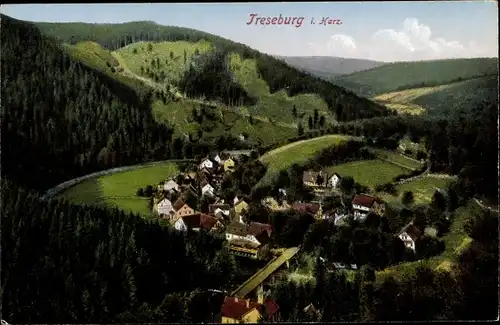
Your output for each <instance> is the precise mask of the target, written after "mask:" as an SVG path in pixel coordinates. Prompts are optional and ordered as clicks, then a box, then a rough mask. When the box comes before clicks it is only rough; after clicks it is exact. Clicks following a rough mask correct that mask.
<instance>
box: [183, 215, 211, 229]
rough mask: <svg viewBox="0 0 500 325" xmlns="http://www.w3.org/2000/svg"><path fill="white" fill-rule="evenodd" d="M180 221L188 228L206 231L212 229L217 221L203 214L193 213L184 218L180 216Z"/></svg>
mask: <svg viewBox="0 0 500 325" xmlns="http://www.w3.org/2000/svg"><path fill="white" fill-rule="evenodd" d="M182 221H184V224H185V225H186V226H187V227H188V228H198V227H200V228H204V229H207V230H210V229H212V227H213V226H214V225H215V223H216V222H217V220H216V219H215V218H214V217H212V216H209V215H207V214H204V213H194V214H190V215H186V216H182Z"/></svg>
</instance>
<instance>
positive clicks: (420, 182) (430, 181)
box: [380, 176, 452, 204]
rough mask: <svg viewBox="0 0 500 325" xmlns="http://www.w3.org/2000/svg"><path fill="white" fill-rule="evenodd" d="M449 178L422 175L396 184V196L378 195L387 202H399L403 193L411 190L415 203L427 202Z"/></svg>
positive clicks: (447, 182)
mask: <svg viewBox="0 0 500 325" xmlns="http://www.w3.org/2000/svg"><path fill="white" fill-rule="evenodd" d="M451 180H452V179H451V178H449V179H447V178H436V177H432V176H424V177H421V178H417V179H415V180H413V181H411V182H408V183H405V184H402V185H398V186H396V189H397V191H398V194H397V196H393V195H390V194H381V195H380V196H381V197H382V198H383V199H384V200H385V201H386V202H389V203H393V204H399V203H400V202H401V198H402V196H403V193H404V192H406V191H412V192H413V197H414V199H415V204H428V203H430V202H431V200H432V195H434V192H436V190H437V189H441V188H446V186H448V184H449V183H450V182H451Z"/></svg>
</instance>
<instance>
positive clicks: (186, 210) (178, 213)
mask: <svg viewBox="0 0 500 325" xmlns="http://www.w3.org/2000/svg"><path fill="white" fill-rule="evenodd" d="M174 209H175V203H174ZM190 214H194V209H192V208H191V207H190V206H189V205H187V204H185V203H184V204H183V205H182V206H181V207H180V208H179V209H176V210H175V215H174V218H173V219H174V220H177V219H178V218H179V217H182V216H187V215H190Z"/></svg>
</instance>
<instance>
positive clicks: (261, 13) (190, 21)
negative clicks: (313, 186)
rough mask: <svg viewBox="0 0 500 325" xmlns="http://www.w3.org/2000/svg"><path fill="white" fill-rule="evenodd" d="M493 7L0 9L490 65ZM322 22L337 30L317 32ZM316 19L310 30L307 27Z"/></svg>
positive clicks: (383, 57)
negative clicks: (482, 60)
mask: <svg viewBox="0 0 500 325" xmlns="http://www.w3.org/2000/svg"><path fill="white" fill-rule="evenodd" d="M497 10H498V9H497V3H496V2H495V1H473V2H472V1H471V2H466V1H453V2H452V1H446V2H445V1H443V2H420V3H418V2H378V3H377V2H365V3H363V2H357V3H355V2H345V3H341V2H332V3H324V2H323V3H321V2H317V3H233V4H230V3H219V4H217V3H204V4H194V3H169V4H75V5H70V4H56V5H51V4H50V5H49V4H46V5H29V4H23V5H2V8H1V12H2V13H3V14H6V15H9V16H11V17H14V18H17V19H22V20H28V21H49V22H93V23H119V22H126V21H137V20H151V21H155V22H157V23H159V24H161V25H173V26H182V27H190V28H194V29H199V30H203V31H206V32H209V33H213V34H217V35H220V36H222V37H226V38H229V39H231V40H235V41H237V42H240V43H244V44H247V45H249V46H250V47H252V48H255V49H257V50H259V51H262V52H266V53H270V54H277V55H289V56H309V55H326V56H340V57H352V58H365V59H373V60H380V61H408V60H428V59H442V58H457V57H497V56H498V41H497V37H498V18H497V14H498V13H497ZM250 14H257V15H258V16H257V17H271V18H272V17H279V15H281V16H282V17H283V18H285V17H297V18H299V17H303V18H304V19H303V22H302V25H301V26H300V27H295V26H296V25H254V24H251V25H247V22H248V21H249V20H250ZM323 17H330V19H340V20H341V21H342V24H341V25H337V24H334V25H320V24H319V22H320V20H322V18H323ZM311 19H315V21H316V24H311Z"/></svg>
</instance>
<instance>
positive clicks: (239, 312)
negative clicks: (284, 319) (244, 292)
mask: <svg viewBox="0 0 500 325" xmlns="http://www.w3.org/2000/svg"><path fill="white" fill-rule="evenodd" d="M278 312H279V306H278V304H277V303H276V302H275V301H274V300H273V299H271V298H266V299H264V296H263V294H259V295H258V298H257V302H253V301H250V300H249V299H243V298H237V297H225V298H224V303H223V305H222V308H221V317H222V319H221V323H223V324H224V323H231V324H233V323H258V322H259V321H260V320H261V318H262V315H263V314H265V315H267V317H268V321H270V322H274V321H276V320H277V316H278Z"/></svg>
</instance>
